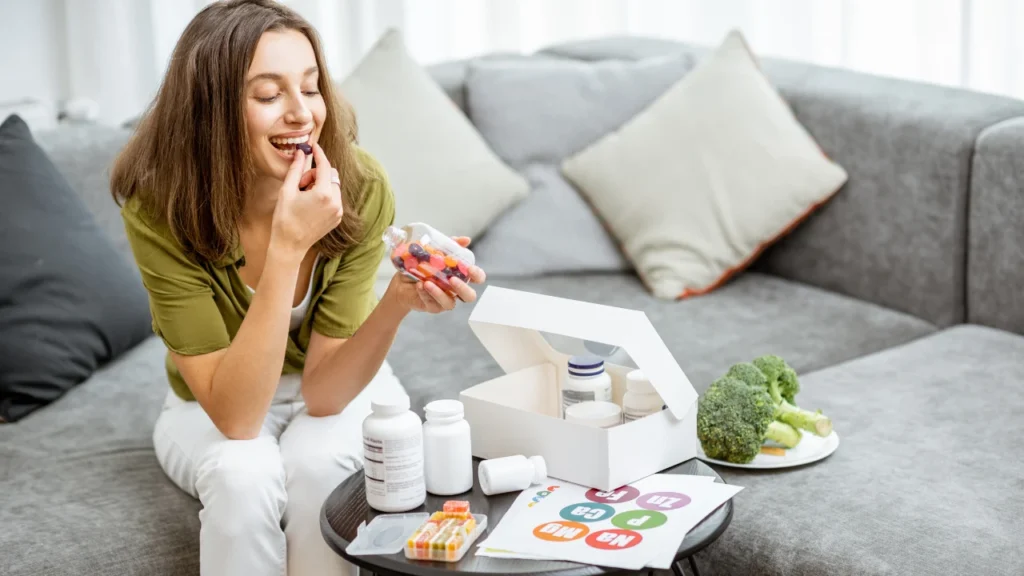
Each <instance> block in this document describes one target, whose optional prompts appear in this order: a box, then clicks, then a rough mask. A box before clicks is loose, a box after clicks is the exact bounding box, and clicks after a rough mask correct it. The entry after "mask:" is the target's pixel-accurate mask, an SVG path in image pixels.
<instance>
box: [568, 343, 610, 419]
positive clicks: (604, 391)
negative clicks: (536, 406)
mask: <svg viewBox="0 0 1024 576" xmlns="http://www.w3.org/2000/svg"><path fill="white" fill-rule="evenodd" d="M567 368H568V374H567V377H566V378H565V382H564V384H563V385H562V417H563V418H565V410H566V408H568V407H569V406H572V405H573V404H577V403H579V402H593V401H597V402H610V401H611V399H612V378H611V376H609V375H608V373H607V372H605V370H604V360H602V359H601V358H599V357H597V356H572V357H570V358H569V362H568V366H567Z"/></svg>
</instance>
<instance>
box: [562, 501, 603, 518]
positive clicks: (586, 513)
mask: <svg viewBox="0 0 1024 576" xmlns="http://www.w3.org/2000/svg"><path fill="white" fill-rule="evenodd" d="M614 515H615V508H612V507H611V506H609V505H607V504H597V503H595V502H580V503H579V504H570V505H568V506H566V507H565V508H562V512H561V516H562V518H565V519H566V520H573V521H575V522H598V521H601V520H604V519H605V518H611V517H612V516H614Z"/></svg>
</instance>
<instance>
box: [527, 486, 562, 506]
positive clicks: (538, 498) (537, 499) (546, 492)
mask: <svg viewBox="0 0 1024 576" xmlns="http://www.w3.org/2000/svg"><path fill="white" fill-rule="evenodd" d="M555 490H558V485H557V484H556V485H554V486H548V489H547V490H540V491H538V492H537V494H536V495H534V497H533V498H532V499H531V500H530V503H529V504H527V505H526V507H527V508H532V507H533V505H534V504H536V503H537V502H540V501H541V500H543V499H545V498H547V497H548V496H550V495H551V493H552V492H554V491H555Z"/></svg>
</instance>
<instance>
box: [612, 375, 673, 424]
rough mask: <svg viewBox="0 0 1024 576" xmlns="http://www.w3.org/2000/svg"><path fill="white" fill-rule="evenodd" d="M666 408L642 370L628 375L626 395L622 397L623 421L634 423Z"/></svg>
mask: <svg viewBox="0 0 1024 576" xmlns="http://www.w3.org/2000/svg"><path fill="white" fill-rule="evenodd" d="M664 408H665V403H664V401H662V399H661V396H660V395H659V394H658V391H657V390H655V389H654V386H653V385H651V381H650V380H648V379H647V377H646V376H644V373H643V372H641V371H640V370H632V371H630V372H629V373H628V374H626V393H625V394H623V396H622V420H623V422H632V421H633V420H639V419H641V418H643V417H644V416H649V415H651V414H654V413H655V412H659V411H661V410H662V409H664Z"/></svg>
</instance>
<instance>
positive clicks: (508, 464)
mask: <svg viewBox="0 0 1024 576" xmlns="http://www.w3.org/2000/svg"><path fill="white" fill-rule="evenodd" d="M477 476H478V477H479V479H480V489H481V490H482V491H483V493H484V494H486V495H488V496H491V495H493V494H503V493H505V492H514V491H518V490H526V489H527V488H529V487H530V485H531V484H540V483H541V482H543V481H544V479H545V478H547V476H548V466H547V463H546V462H544V457H543V456H530V457H529V458H527V457H526V456H522V455H517V456H506V457H504V458H492V459H490V460H484V461H483V462H481V463H480V466H479V467H478V468H477Z"/></svg>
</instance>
